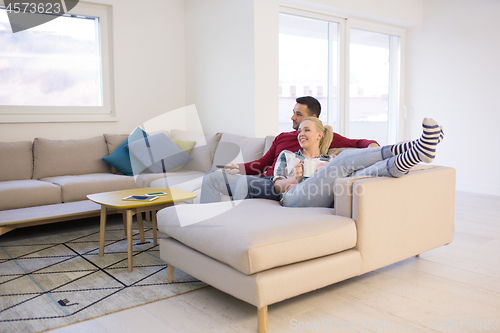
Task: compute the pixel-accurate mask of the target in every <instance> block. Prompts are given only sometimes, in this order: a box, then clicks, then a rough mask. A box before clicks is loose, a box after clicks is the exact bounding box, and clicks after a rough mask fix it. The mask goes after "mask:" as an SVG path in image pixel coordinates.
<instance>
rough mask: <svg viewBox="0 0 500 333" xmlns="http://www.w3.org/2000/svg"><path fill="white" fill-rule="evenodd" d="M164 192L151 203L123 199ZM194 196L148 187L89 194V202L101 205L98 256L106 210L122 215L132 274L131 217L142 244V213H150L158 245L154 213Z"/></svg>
mask: <svg viewBox="0 0 500 333" xmlns="http://www.w3.org/2000/svg"><path fill="white" fill-rule="evenodd" d="M155 192H166V193H167V194H166V195H161V196H159V197H158V199H156V200H153V201H129V200H123V198H125V197H128V196H130V195H145V194H147V193H155ZM195 197H196V194H194V193H191V192H188V191H183V190H178V189H174V188H172V189H170V188H165V187H149V188H135V189H130V190H122V191H113V192H104V193H96V194H89V195H87V198H89V199H90V200H91V201H93V202H95V203H98V204H100V205H101V228H100V235H99V236H100V237H99V256H100V257H102V256H103V255H104V239H105V233H106V217H107V209H108V208H113V209H117V210H118V212H119V213H120V212H121V213H123V215H124V222H125V225H126V227H125V234H126V235H127V246H128V271H129V272H132V269H133V268H132V217H133V216H134V215H137V216H138V219H137V221H138V223H139V232H140V234H141V242H142V243H144V241H145V240H144V231H143V228H142V216H140V214H141V213H142V212H151V213H152V214H151V215H152V222H153V238H154V244H155V245H157V244H158V240H157V229H156V211H157V210H160V209H162V208H165V207H168V206H172V205H173V204H174V202H178V201H184V200H189V199H193V198H195Z"/></svg>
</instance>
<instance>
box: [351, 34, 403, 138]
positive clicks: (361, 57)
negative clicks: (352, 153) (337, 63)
mask: <svg viewBox="0 0 500 333" xmlns="http://www.w3.org/2000/svg"><path fill="white" fill-rule="evenodd" d="M349 40H350V42H349V136H350V137H352V138H370V139H374V140H377V141H378V143H379V144H380V145H386V144H388V143H389V142H394V141H396V129H397V124H396V118H397V112H398V109H399V107H398V105H399V98H398V96H399V37H397V36H391V35H387V34H382V33H377V32H372V31H366V30H360V29H354V28H351V29H350V35H349Z"/></svg>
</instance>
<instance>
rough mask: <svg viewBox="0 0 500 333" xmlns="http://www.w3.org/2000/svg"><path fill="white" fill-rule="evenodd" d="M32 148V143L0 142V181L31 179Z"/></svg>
mask: <svg viewBox="0 0 500 333" xmlns="http://www.w3.org/2000/svg"><path fill="white" fill-rule="evenodd" d="M32 147H33V143H32V142H31V141H19V142H0V181H7V180H26V179H31V177H32V176H33V152H32Z"/></svg>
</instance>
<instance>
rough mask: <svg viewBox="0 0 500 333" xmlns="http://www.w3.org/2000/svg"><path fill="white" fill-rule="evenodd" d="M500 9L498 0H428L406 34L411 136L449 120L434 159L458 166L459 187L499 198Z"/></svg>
mask: <svg viewBox="0 0 500 333" xmlns="http://www.w3.org/2000/svg"><path fill="white" fill-rule="evenodd" d="M499 13H500V1H498V0H425V1H424V22H423V25H422V26H418V27H414V28H411V29H409V30H408V34H407V59H406V61H407V62H406V64H407V71H406V78H407V81H406V92H407V93H406V104H407V110H408V115H407V118H406V120H405V124H406V128H405V129H406V131H405V133H406V136H407V138H408V139H410V138H416V137H418V136H419V135H420V134H419V133H420V131H421V129H420V125H419V123H420V122H421V120H422V118H423V117H433V118H435V119H436V120H437V121H438V122H440V123H442V124H443V125H444V127H445V133H446V137H445V140H444V141H443V142H442V143H441V144H440V146H439V147H438V151H437V158H436V160H435V163H436V164H439V165H448V166H452V167H454V168H456V169H457V190H459V191H467V192H478V193H484V194H494V195H500V172H499V171H500V154H499V153H498V152H499V148H498V136H499V132H498V125H500V98H499V96H500V80H499V77H500V61H499V60H498V59H500V42H499V41H500V20H499V19H498V15H499Z"/></svg>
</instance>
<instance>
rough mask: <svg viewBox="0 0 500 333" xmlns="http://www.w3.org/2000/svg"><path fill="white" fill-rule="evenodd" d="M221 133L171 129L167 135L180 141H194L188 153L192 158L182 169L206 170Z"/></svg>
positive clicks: (210, 165)
mask: <svg viewBox="0 0 500 333" xmlns="http://www.w3.org/2000/svg"><path fill="white" fill-rule="evenodd" d="M221 135H222V134H221V133H217V134H215V135H203V134H201V133H197V132H189V131H182V130H172V131H170V135H169V137H170V139H176V140H182V141H196V144H195V145H194V147H193V149H191V153H190V154H189V155H190V156H191V157H192V158H193V160H191V161H189V162H187V163H186V164H185V165H184V166H183V169H184V170H197V171H202V172H208V171H210V170H211V168H212V163H213V160H214V155H215V149H216V148H217V144H218V143H219V140H220V137H221Z"/></svg>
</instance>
